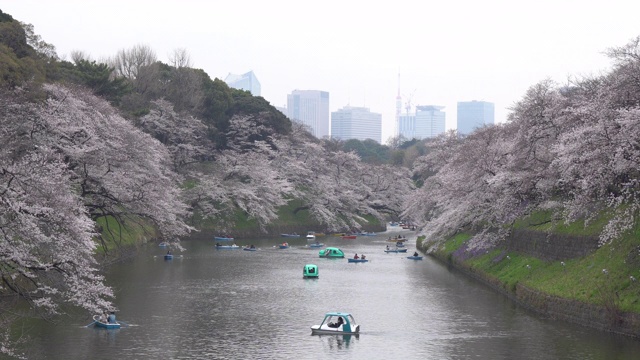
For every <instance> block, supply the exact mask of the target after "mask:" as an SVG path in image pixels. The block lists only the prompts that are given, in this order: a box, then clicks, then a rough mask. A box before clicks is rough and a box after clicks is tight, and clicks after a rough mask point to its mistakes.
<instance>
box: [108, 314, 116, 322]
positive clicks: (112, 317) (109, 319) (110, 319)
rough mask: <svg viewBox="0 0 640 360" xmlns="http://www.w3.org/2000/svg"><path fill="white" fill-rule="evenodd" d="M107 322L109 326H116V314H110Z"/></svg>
mask: <svg viewBox="0 0 640 360" xmlns="http://www.w3.org/2000/svg"><path fill="white" fill-rule="evenodd" d="M107 322H108V323H109V324H115V323H116V314H115V312H113V311H112V312H111V314H109V316H108V317H107Z"/></svg>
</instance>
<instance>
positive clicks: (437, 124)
mask: <svg viewBox="0 0 640 360" xmlns="http://www.w3.org/2000/svg"><path fill="white" fill-rule="evenodd" d="M442 109H444V106H435V105H423V106H416V112H415V113H409V112H407V113H405V114H400V115H399V119H398V134H399V135H402V136H403V137H404V138H406V139H426V138H432V137H436V136H438V135H440V134H442V133H444V132H445V131H446V114H445V112H444V111H442Z"/></svg>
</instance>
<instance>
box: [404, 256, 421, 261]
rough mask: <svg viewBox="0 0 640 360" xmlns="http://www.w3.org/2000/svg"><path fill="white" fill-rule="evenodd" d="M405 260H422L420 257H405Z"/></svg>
mask: <svg viewBox="0 0 640 360" xmlns="http://www.w3.org/2000/svg"><path fill="white" fill-rule="evenodd" d="M407 259H410V260H422V256H407Z"/></svg>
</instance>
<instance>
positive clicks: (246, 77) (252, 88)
mask: <svg viewBox="0 0 640 360" xmlns="http://www.w3.org/2000/svg"><path fill="white" fill-rule="evenodd" d="M224 82H226V83H227V85H229V86H231V87H232V88H234V89H242V90H247V91H249V92H250V93H251V95H253V96H260V91H261V87H260V82H259V81H258V78H257V77H256V75H255V74H254V73H253V71H249V72H248V73H245V74H242V75H236V74H231V73H229V75H227V77H226V78H225V79H224Z"/></svg>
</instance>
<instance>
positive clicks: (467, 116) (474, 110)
mask: <svg viewBox="0 0 640 360" xmlns="http://www.w3.org/2000/svg"><path fill="white" fill-rule="evenodd" d="M493 123H494V105H493V103H490V102H486V101H475V100H473V101H459V102H458V125H457V128H458V135H469V134H470V133H472V132H473V131H474V130H475V129H477V128H479V127H482V126H484V125H492V124H493Z"/></svg>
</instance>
